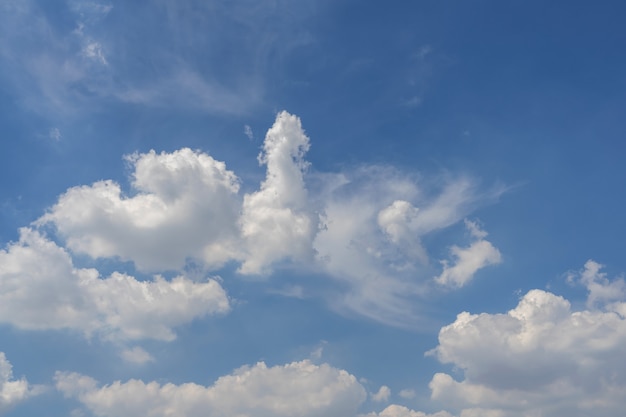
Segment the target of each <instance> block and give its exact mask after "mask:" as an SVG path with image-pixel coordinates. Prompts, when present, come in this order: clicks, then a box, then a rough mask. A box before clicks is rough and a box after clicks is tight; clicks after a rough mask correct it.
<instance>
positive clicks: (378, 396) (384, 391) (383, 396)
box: [372, 385, 391, 402]
mask: <svg viewBox="0 0 626 417" xmlns="http://www.w3.org/2000/svg"><path fill="white" fill-rule="evenodd" d="M390 396H391V389H389V387H388V386H387V385H383V386H381V387H380V389H379V390H378V392H376V393H374V394H372V400H374V401H378V402H382V401H389V397H390Z"/></svg>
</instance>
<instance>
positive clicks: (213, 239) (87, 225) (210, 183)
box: [39, 148, 239, 270]
mask: <svg viewBox="0 0 626 417" xmlns="http://www.w3.org/2000/svg"><path fill="white" fill-rule="evenodd" d="M128 161H129V163H130V164H131V165H132V167H133V168H134V173H133V187H134V188H135V189H136V190H137V193H136V194H135V195H134V196H132V197H126V196H124V195H123V194H122V191H121V189H120V186H119V185H118V184H117V183H115V182H113V181H100V182H97V183H95V184H93V185H92V186H82V187H74V188H70V189H69V190H68V191H67V192H66V193H64V194H63V195H62V196H61V197H59V200H58V202H57V203H56V204H55V205H54V206H53V207H52V209H51V210H50V211H49V212H48V213H47V214H46V215H44V216H43V217H42V218H41V219H40V220H39V224H44V223H53V224H54V225H55V226H56V228H57V230H58V232H59V234H60V235H61V236H62V237H64V238H65V239H66V241H67V246H68V247H69V248H70V249H71V250H72V251H74V252H77V253H84V254H87V255H89V256H91V257H93V258H99V257H119V258H121V259H123V260H132V261H134V262H135V264H136V265H137V267H138V268H140V269H145V270H175V269H179V268H181V267H183V266H184V265H185V261H186V260H187V258H189V257H196V258H198V259H204V260H205V261H206V262H207V263H208V264H209V265H212V266H219V265H221V264H222V263H223V262H225V261H227V260H229V259H232V258H233V257H234V256H236V254H235V250H234V249H233V247H234V243H233V239H235V237H236V235H237V229H236V221H237V215H238V212H239V202H238V197H237V192H238V190H239V183H238V179H237V177H236V176H235V174H234V173H232V172H231V171H229V170H227V169H226V165H225V164H224V163H223V162H219V161H216V160H215V159H213V158H212V157H210V156H209V155H207V154H204V153H200V152H194V151H192V150H191V149H187V148H183V149H181V150H178V151H175V152H173V153H161V154H157V153H155V152H154V151H151V152H149V153H146V154H135V155H132V156H130V157H129V158H128Z"/></svg>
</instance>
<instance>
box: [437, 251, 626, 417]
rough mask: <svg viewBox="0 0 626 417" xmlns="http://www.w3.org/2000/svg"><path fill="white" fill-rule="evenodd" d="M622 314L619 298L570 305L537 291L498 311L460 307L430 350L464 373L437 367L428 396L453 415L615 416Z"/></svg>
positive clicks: (623, 339) (625, 307) (622, 376)
mask: <svg viewBox="0 0 626 417" xmlns="http://www.w3.org/2000/svg"><path fill="white" fill-rule="evenodd" d="M594 265H595V263H594V264H589V263H588V264H587V269H586V271H590V270H593V266H594ZM594 273H595V274H597V271H595V272H594ZM606 284H608V282H607V283H606ZM625 317H626V302H624V301H623V299H622V301H619V302H613V303H610V304H604V305H602V307H601V308H592V309H588V310H580V311H576V310H573V309H572V307H571V305H570V303H569V302H568V301H567V300H566V299H564V298H563V297H560V296H557V295H554V294H552V293H549V292H546V291H542V290H532V291H529V292H528V293H527V294H526V295H525V296H524V297H523V298H522V299H521V300H520V302H519V304H518V305H517V307H515V308H514V309H512V310H510V311H509V312H507V313H505V314H486V313H483V314H470V313H467V312H464V313H461V314H459V315H458V317H457V319H456V321H455V322H454V323H452V324H450V325H448V326H445V327H443V328H442V329H441V331H440V333H439V345H438V346H437V347H436V349H434V350H433V351H432V352H431V353H432V354H435V355H436V357H437V358H438V359H439V360H440V361H441V362H443V363H449V364H453V365H454V366H455V367H457V368H458V369H460V370H462V372H463V376H464V379H462V380H461V381H457V380H456V379H454V378H453V377H452V376H451V375H448V374H445V373H437V374H436V375H435V376H434V377H433V378H432V380H431V382H430V388H431V390H432V398H433V399H434V400H437V401H438V402H442V403H445V404H446V405H447V406H449V407H454V408H457V409H459V410H462V412H461V416H478V415H481V416H485V415H489V416H492V415H493V416H507V417H509V416H510V417H522V416H529V415H542V416H545V417H558V416H563V415H568V416H580V417H583V416H587V415H590V414H593V415H596V416H607V417H608V416H614V415H618V414H620V413H621V412H622V411H623V399H624V397H625V396H626V366H624V365H623V364H624V361H623V360H621V359H622V358H623V356H624V355H625V354H626V350H625V346H626V319H625Z"/></svg>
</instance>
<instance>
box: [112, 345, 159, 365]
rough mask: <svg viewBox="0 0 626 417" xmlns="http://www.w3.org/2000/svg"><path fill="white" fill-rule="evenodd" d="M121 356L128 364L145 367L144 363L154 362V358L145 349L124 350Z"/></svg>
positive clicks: (136, 347) (137, 347)
mask: <svg viewBox="0 0 626 417" xmlns="http://www.w3.org/2000/svg"><path fill="white" fill-rule="evenodd" d="M120 356H121V357H122V359H124V360H125V361H126V362H130V363H135V364H137V365H143V364H144V363H148V362H154V358H153V357H152V355H150V354H149V353H148V352H146V351H145V350H144V349H143V348H141V347H139V346H135V347H133V348H131V349H124V350H123V351H122V352H120Z"/></svg>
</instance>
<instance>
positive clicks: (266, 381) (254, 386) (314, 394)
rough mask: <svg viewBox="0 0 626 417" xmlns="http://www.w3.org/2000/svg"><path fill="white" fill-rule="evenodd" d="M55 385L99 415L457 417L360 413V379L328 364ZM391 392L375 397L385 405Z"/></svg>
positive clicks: (72, 379)
mask: <svg viewBox="0 0 626 417" xmlns="http://www.w3.org/2000/svg"><path fill="white" fill-rule="evenodd" d="M55 385H56V388H57V390H59V391H60V392H61V393H63V395H64V396H65V397H67V398H73V399H76V400H78V401H79V402H80V403H81V404H82V405H83V406H84V407H85V408H86V409H87V410H89V412H90V413H92V414H93V415H97V416H100V417H109V416H111V417H112V416H121V415H130V416H134V415H150V416H154V417H161V416H162V417H165V416H172V415H176V416H180V417H200V416H202V417H212V416H216V417H217V416H220V417H221V416H238V417H452V415H451V414H449V413H447V412H445V411H440V412H438V413H434V414H425V413H422V412H419V411H414V410H411V409H409V408H406V407H403V406H400V405H396V404H392V405H389V406H388V407H386V408H385V409H384V410H382V411H381V412H380V413H376V412H372V413H368V414H358V409H359V408H360V407H361V406H362V405H363V404H364V403H365V400H366V398H367V394H366V391H365V388H364V387H363V386H362V385H361V384H360V383H359V382H358V381H357V378H356V377H355V376H353V375H351V374H350V373H348V372H346V371H345V370H342V369H337V368H334V367H332V366H330V365H328V364H321V365H316V364H313V363H312V362H310V361H309V360H303V361H300V362H292V363H288V364H285V365H276V366H272V367H268V366H267V365H266V364H265V363H263V362H259V363H257V364H255V365H253V366H243V367H241V368H239V369H236V370H235V371H233V372H232V373H231V374H229V375H225V376H222V377H220V378H218V379H217V380H216V381H215V382H214V383H213V385H210V386H203V385H198V384H195V383H185V384H181V385H175V384H163V385H162V384H160V383H158V382H154V381H153V382H147V383H146V382H144V381H141V380H137V379H133V380H129V381H126V382H121V381H116V382H113V383H112V384H109V385H101V384H99V383H98V381H96V380H95V379H93V378H91V377H88V376H85V375H81V374H78V373H72V372H57V373H56V375H55ZM389 395H390V391H389V388H387V387H386V386H383V387H381V389H380V391H379V392H378V393H377V394H376V395H375V396H378V397H381V398H373V399H374V400H375V401H379V400H384V401H386V400H387V399H388V397H389Z"/></svg>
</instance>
